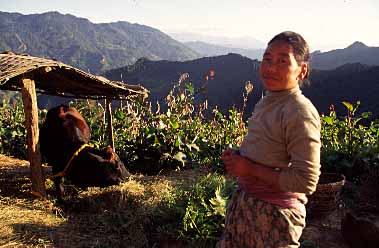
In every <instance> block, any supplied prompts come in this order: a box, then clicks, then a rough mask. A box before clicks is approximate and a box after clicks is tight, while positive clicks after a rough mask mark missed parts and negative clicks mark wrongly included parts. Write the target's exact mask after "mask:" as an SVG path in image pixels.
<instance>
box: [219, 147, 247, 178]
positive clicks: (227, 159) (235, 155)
mask: <svg viewBox="0 0 379 248" xmlns="http://www.w3.org/2000/svg"><path fill="white" fill-rule="evenodd" d="M221 160H222V161H223V162H224V165H225V169H226V171H227V172H228V173H229V174H230V175H232V176H235V177H249V176H252V175H251V168H250V167H251V162H250V161H249V160H248V159H246V158H244V157H243V156H241V155H239V152H238V151H236V150H233V149H226V150H225V151H224V152H223V153H222V155H221Z"/></svg>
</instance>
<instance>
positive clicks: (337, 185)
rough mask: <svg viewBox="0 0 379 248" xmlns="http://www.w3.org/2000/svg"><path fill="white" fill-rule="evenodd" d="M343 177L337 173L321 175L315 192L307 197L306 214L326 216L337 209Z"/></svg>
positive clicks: (343, 182) (343, 181)
mask: <svg viewBox="0 0 379 248" xmlns="http://www.w3.org/2000/svg"><path fill="white" fill-rule="evenodd" d="M344 185H345V176H344V175H341V174H337V173H322V174H321V176H320V179H319V183H318V185H317V189H316V192H314V193H313V195H311V196H309V201H308V204H307V212H308V214H309V215H311V216H322V215H326V214H328V213H330V212H332V211H333V210H335V209H336V208H337V205H338V200H339V196H340V193H341V190H342V187H343V186H344Z"/></svg>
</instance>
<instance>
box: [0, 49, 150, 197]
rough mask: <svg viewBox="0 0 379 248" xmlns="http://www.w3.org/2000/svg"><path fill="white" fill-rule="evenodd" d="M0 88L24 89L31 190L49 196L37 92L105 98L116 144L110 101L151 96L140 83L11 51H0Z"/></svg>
mask: <svg viewBox="0 0 379 248" xmlns="http://www.w3.org/2000/svg"><path fill="white" fill-rule="evenodd" d="M0 90H16V91H21V93H22V100H23V104H24V113H25V123H26V128H27V145H28V158H29V161H30V167H31V181H32V193H33V194H34V195H36V196H42V197H45V196H46V190H45V177H44V175H43V173H42V166H41V164H42V162H41V153H40V150H39V143H38V138H39V137H38V136H39V129H38V107H37V92H39V93H43V94H48V95H54V96H62V97H71V98H87V99H88V98H90V99H104V100H105V102H106V115H107V117H108V118H107V119H108V134H109V135H108V138H109V143H110V145H111V146H112V147H114V141H113V128H112V114H111V101H112V100H115V99H127V98H128V97H129V96H131V95H140V96H142V98H146V97H147V96H148V93H149V91H148V90H147V89H145V88H144V87H142V86H140V85H128V84H124V83H121V82H116V81H110V80H108V79H106V78H104V77H100V76H95V75H92V74H90V73H87V72H85V71H83V70H80V69H77V68H75V67H72V66H69V65H66V64H64V63H61V62H59V61H55V60H51V59H46V58H39V57H33V56H30V55H27V54H15V53H12V52H5V53H0Z"/></svg>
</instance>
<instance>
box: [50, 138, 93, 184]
mask: <svg viewBox="0 0 379 248" xmlns="http://www.w3.org/2000/svg"><path fill="white" fill-rule="evenodd" d="M86 147H93V145H90V144H83V145H82V146H81V147H79V149H78V150H76V152H75V153H74V154H73V155H72V157H71V158H70V160H69V161H68V163H67V165H66V167H65V168H64V170H63V171H61V172H58V173H57V174H55V175H52V176H48V177H47V178H48V179H53V178H55V177H64V176H65V175H66V171H67V170H68V169H69V167H70V165H71V162H72V161H73V160H74V158H75V157H77V156H78V155H79V153H80V152H81V151H82V150H83V149H84V148H86Z"/></svg>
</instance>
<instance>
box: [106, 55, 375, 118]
mask: <svg viewBox="0 0 379 248" xmlns="http://www.w3.org/2000/svg"><path fill="white" fill-rule="evenodd" d="M210 69H213V70H214V71H215V77H214V79H213V80H208V81H205V80H204V76H205V75H206V74H207V73H208V71H209V70H210ZM258 69H259V61H257V60H251V59H249V58H247V57H243V56H241V55H238V54H228V55H222V56H215V57H206V58H201V59H196V60H192V61H185V62H172V61H149V60H146V59H141V60H139V61H137V63H136V64H135V65H132V66H126V67H122V68H118V69H114V70H110V71H108V72H106V73H105V75H106V77H108V78H111V79H114V80H124V81H125V82H134V83H141V84H143V85H144V86H146V87H147V88H149V89H150V90H151V97H150V99H149V100H151V101H152V102H153V103H154V102H155V101H157V100H160V101H163V100H164V97H165V96H166V95H167V93H168V92H169V90H170V89H171V88H172V86H173V85H174V84H175V82H177V81H178V78H179V75H180V74H181V73H184V72H187V73H189V75H190V81H191V82H192V83H193V84H194V85H195V89H199V88H200V87H201V86H203V87H204V88H205V89H206V90H205V93H204V94H201V95H200V97H199V98H198V100H199V101H202V100H204V99H205V98H207V99H208V102H209V106H213V107H214V106H216V105H217V106H218V107H219V109H221V110H222V111H226V110H228V109H230V108H231V107H232V106H235V107H237V108H240V109H241V108H242V104H243V100H242V99H243V98H242V94H243V92H244V87H245V83H246V81H251V82H252V83H253V85H254V90H253V93H252V94H251V95H250V96H249V98H248V106H247V108H246V116H249V115H250V113H251V112H252V110H253V107H254V105H255V103H256V102H258V100H259V99H260V98H261V96H262V93H263V87H262V83H261V81H260V79H259V73H258ZM310 81H311V84H310V86H306V87H304V89H303V92H304V94H305V95H306V96H308V97H309V98H310V99H311V100H312V102H313V103H314V105H315V106H316V108H317V109H318V111H319V112H320V113H328V112H329V106H330V105H331V104H334V105H335V108H336V111H337V113H338V114H341V115H344V114H346V110H345V109H344V106H343V105H342V104H341V102H342V101H348V102H352V103H355V102H356V101H358V100H360V101H361V107H360V108H359V111H371V112H373V114H374V115H373V117H374V118H376V119H379V111H378V109H379V101H378V96H379V66H368V65H363V64H360V63H354V64H345V65H343V66H340V67H338V68H336V69H332V70H313V71H312V73H311V77H310Z"/></svg>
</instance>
